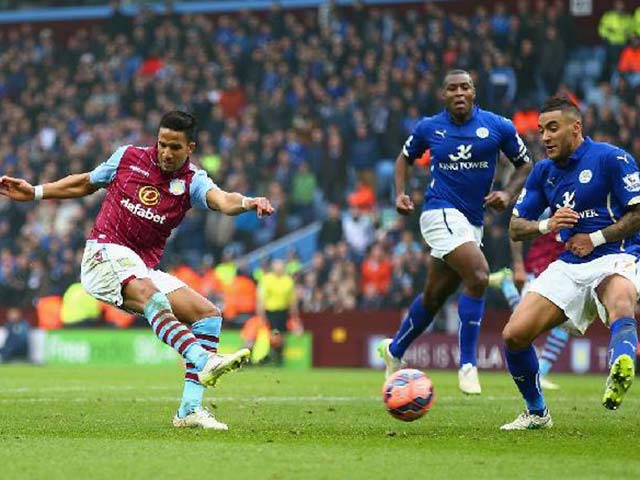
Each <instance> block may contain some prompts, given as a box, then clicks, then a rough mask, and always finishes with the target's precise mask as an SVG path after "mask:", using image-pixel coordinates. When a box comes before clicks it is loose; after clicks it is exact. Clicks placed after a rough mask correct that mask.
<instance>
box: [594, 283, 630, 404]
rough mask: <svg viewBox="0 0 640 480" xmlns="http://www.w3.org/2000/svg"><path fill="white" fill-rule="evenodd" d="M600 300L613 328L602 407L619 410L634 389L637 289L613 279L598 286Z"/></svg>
mask: <svg viewBox="0 0 640 480" xmlns="http://www.w3.org/2000/svg"><path fill="white" fill-rule="evenodd" d="M596 292H597V294H598V299H599V300H600V302H601V303H602V304H603V305H604V307H605V309H606V312H607V314H608V318H609V323H610V326H611V341H610V343H609V354H610V358H609V366H610V372H609V377H608V378H607V385H606V388H605V392H604V396H603V399H602V404H603V405H604V406H605V407H606V408H608V409H610V410H615V409H617V408H618V407H619V406H620V404H621V403H622V400H623V398H624V396H625V394H626V393H627V391H628V390H629V387H631V383H632V382H633V377H634V375H635V364H634V358H635V354H636V351H637V348H638V332H637V328H638V327H637V324H636V320H635V318H634V311H635V304H636V301H637V297H638V295H637V291H636V286H635V285H634V284H633V282H631V280H629V279H628V278H625V277H623V276H621V275H611V276H609V277H607V278H605V279H604V280H603V281H602V282H601V283H600V285H598V287H597V289H596Z"/></svg>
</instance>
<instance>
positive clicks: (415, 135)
mask: <svg viewBox="0 0 640 480" xmlns="http://www.w3.org/2000/svg"><path fill="white" fill-rule="evenodd" d="M428 126H429V119H428V118H423V119H422V120H420V121H419V122H418V123H417V124H416V126H415V128H414V129H413V132H411V135H409V138H407V141H406V142H404V146H403V147H402V154H403V155H404V156H405V157H407V159H408V160H409V163H411V164H413V162H414V161H415V160H416V158H420V157H421V156H422V154H423V153H424V152H425V151H426V150H427V149H428V148H429V137H428Z"/></svg>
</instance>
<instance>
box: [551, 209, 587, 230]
mask: <svg viewBox="0 0 640 480" xmlns="http://www.w3.org/2000/svg"><path fill="white" fill-rule="evenodd" d="M578 220H580V216H579V215H578V212H576V211H575V210H572V209H571V208H568V207H562V208H559V209H558V210H556V213H554V214H553V216H552V217H551V218H550V219H549V224H548V227H549V229H550V230H551V231H552V232H557V231H558V230H562V229H563V228H573V227H575V226H576V224H577V223H578Z"/></svg>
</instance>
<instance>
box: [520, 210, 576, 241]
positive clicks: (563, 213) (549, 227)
mask: <svg viewBox="0 0 640 480" xmlns="http://www.w3.org/2000/svg"><path fill="white" fill-rule="evenodd" d="M579 218H580V217H579V216H578V213H577V212H576V211H575V210H572V209H570V208H566V207H562V208H559V209H558V210H556V212H555V213H554V214H553V216H552V217H551V218H548V219H546V220H542V221H537V220H527V219H526V218H521V217H517V216H515V215H514V216H512V217H511V222H510V223H509V237H511V240H513V241H514V242H521V241H523V240H531V239H533V238H536V237H539V236H540V235H544V234H545V233H548V232H557V231H558V230H561V229H563V228H572V227H574V226H575V225H576V224H577V223H578V220H579Z"/></svg>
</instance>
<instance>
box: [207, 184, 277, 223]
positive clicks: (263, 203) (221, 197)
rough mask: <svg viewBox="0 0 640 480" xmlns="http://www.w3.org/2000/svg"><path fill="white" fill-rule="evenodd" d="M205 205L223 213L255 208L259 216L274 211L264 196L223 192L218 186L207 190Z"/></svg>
mask: <svg viewBox="0 0 640 480" xmlns="http://www.w3.org/2000/svg"><path fill="white" fill-rule="evenodd" d="M207 206H208V207H209V208H210V209H211V210H217V211H219V212H222V213H224V214H225V215H239V214H241V213H244V212H248V211H250V210H255V211H256V215H258V217H259V218H262V217H263V216H264V215H267V216H268V215H271V214H272V213H273V212H274V211H275V208H273V205H271V202H270V201H269V200H268V199H266V198H264V197H245V196H244V195H242V194H240V193H237V192H225V191H224V190H221V189H219V188H212V189H211V190H209V191H208V192H207Z"/></svg>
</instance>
